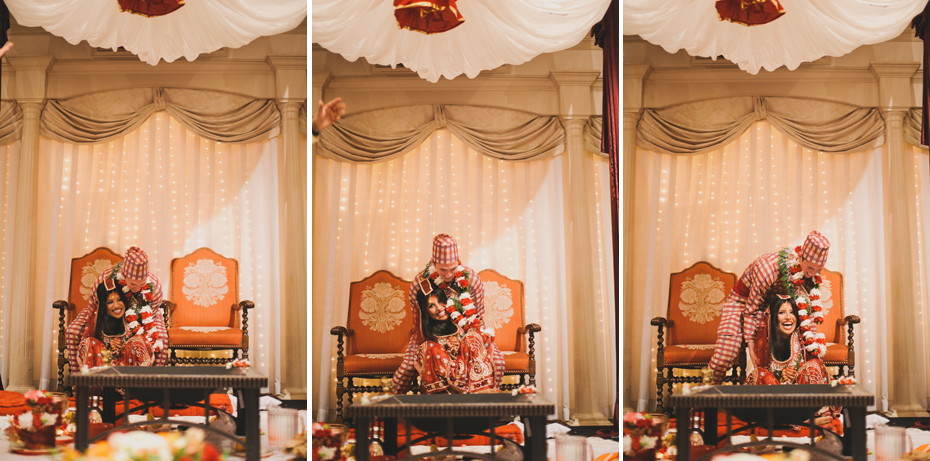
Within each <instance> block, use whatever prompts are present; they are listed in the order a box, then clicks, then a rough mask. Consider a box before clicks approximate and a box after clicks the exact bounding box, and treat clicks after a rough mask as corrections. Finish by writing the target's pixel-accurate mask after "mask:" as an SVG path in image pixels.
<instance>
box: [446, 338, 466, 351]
mask: <svg viewBox="0 0 930 461" xmlns="http://www.w3.org/2000/svg"><path fill="white" fill-rule="evenodd" d="M446 344H448V345H449V348H451V349H453V350H456V351H457V350H459V346H461V345H462V342H461V341H459V339H458V338H456V337H455V336H453V337H451V338H449V341H447V343H446Z"/></svg>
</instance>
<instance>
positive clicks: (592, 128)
mask: <svg viewBox="0 0 930 461" xmlns="http://www.w3.org/2000/svg"><path fill="white" fill-rule="evenodd" d="M603 128H604V117H602V116H600V115H592V116H591V117H589V118H588V121H587V122H585V124H584V130H583V132H582V133H583V136H584V150H586V151H588V152H591V153H592V154H597V155H598V156H599V157H604V158H607V157H608V154H607V153H605V152H601V136H603Z"/></svg>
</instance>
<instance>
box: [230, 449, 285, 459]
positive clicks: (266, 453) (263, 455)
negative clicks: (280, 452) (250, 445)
mask: <svg viewBox="0 0 930 461" xmlns="http://www.w3.org/2000/svg"><path fill="white" fill-rule="evenodd" d="M230 454H231V455H232V456H239V457H241V458H245V452H244V451H234V452H232V453H230ZM273 454H274V450H271V449H264V450H262V452H261V453H259V457H261V458H267V457H269V456H271V455H273Z"/></svg>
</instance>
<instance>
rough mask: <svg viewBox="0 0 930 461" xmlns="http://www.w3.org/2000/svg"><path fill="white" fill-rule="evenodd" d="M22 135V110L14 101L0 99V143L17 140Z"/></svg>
mask: <svg viewBox="0 0 930 461" xmlns="http://www.w3.org/2000/svg"><path fill="white" fill-rule="evenodd" d="M22 135H23V110H22V109H20V107H19V104H17V103H16V101H0V145H3V144H10V143H12V142H15V141H18V140H19V138H21V137H22Z"/></svg>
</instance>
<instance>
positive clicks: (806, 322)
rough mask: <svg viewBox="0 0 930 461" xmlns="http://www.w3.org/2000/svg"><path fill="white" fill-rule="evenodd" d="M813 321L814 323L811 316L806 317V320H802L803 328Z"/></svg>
mask: <svg viewBox="0 0 930 461" xmlns="http://www.w3.org/2000/svg"><path fill="white" fill-rule="evenodd" d="M811 323H813V322H812V321H811V319H810V318H806V319H804V320H801V328H807V327H809V326H811Z"/></svg>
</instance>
